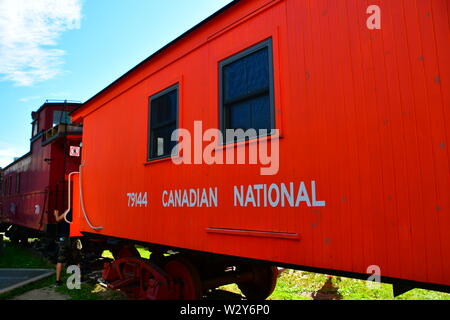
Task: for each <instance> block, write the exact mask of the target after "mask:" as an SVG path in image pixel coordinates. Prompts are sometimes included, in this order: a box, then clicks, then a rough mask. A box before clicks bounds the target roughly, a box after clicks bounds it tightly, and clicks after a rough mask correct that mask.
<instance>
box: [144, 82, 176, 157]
mask: <svg viewBox="0 0 450 320" xmlns="http://www.w3.org/2000/svg"><path fill="white" fill-rule="evenodd" d="M172 91H176V97H177V99H176V116H175V127H176V129H179V123H180V120H179V115H180V84H179V83H176V84H174V85H171V86H170V87H167V88H166V89H164V90H162V91H159V92H157V93H155V94H153V95H151V96H150V97H149V98H148V109H147V110H148V132H147V140H148V142H147V161H148V162H153V161H158V160H162V159H168V158H171V157H172V154H170V155H163V156H159V157H152V156H151V154H152V138H153V136H152V131H153V130H154V128H152V101H153V100H155V99H158V98H160V97H162V96H164V95H166V94H169V93H171V92H172ZM161 127H164V126H160V127H157V128H156V129H158V128H161Z"/></svg>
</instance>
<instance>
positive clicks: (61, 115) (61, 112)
mask: <svg viewBox="0 0 450 320" xmlns="http://www.w3.org/2000/svg"><path fill="white" fill-rule="evenodd" d="M57 112H59V113H60V115H59V119H58V123H56V124H55V113H57ZM64 114H66V115H67V119H68V120H69V121H68V122H67V123H66V122H62V120H63V118H66V117H63V116H64ZM60 124H62V125H71V124H72V119H71V117H70V112H69V111H65V110H53V111H52V128H54V127H56V126H59V125H60Z"/></svg>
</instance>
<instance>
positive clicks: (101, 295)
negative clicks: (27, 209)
mask: <svg viewBox="0 0 450 320" xmlns="http://www.w3.org/2000/svg"><path fill="white" fill-rule="evenodd" d="M4 244H5V247H4V248H3V250H2V253H1V255H0V268H38V269H42V268H44V269H47V268H49V269H52V268H54V267H55V266H54V265H53V264H51V263H50V262H48V261H47V260H45V259H43V258H42V257H40V256H39V255H38V254H36V253H34V252H33V251H31V250H30V249H28V248H23V247H18V246H15V245H13V244H12V243H10V242H9V241H8V240H5V242H4ZM137 249H138V251H139V253H140V255H141V257H143V258H146V259H148V258H149V257H150V252H149V251H148V250H147V249H145V248H143V247H137ZM103 257H109V258H112V254H111V252H109V251H105V252H104V253H103ZM69 276H70V275H68V274H67V273H66V272H65V271H64V272H63V274H62V280H63V283H65V281H66V280H67V278H68V277H69ZM53 284H54V276H53V277H49V278H47V279H43V280H40V281H38V282H36V283H33V284H30V285H27V286H25V287H22V288H19V289H16V290H13V291H11V292H8V293H6V294H3V295H0V300H4V299H10V298H12V297H14V296H17V295H20V294H23V293H25V292H28V291H30V290H34V289H39V288H44V287H49V286H51V285H53ZM367 284H368V283H367V282H366V281H362V280H355V279H348V278H340V277H331V278H328V277H327V276H326V275H323V274H317V273H311V272H304V271H294V270H286V271H285V272H284V273H283V274H282V275H281V276H280V278H279V279H278V283H277V287H276V289H275V291H274V293H273V294H272V296H271V297H270V298H269V300H313V299H334V300H394V296H393V293H392V286H391V285H389V284H380V285H379V287H377V288H369V287H368V286H367ZM221 289H223V290H227V291H230V292H234V293H238V294H240V293H241V292H240V290H239V288H238V286H237V285H228V286H224V287H221ZM56 291H57V292H59V293H61V294H65V295H67V296H68V297H69V299H71V300H123V299H126V298H125V296H124V295H123V294H122V293H121V292H117V291H112V290H107V289H104V288H102V287H101V286H100V285H98V284H91V283H83V284H82V285H81V290H69V289H68V288H67V287H66V286H62V287H60V288H57V289H56ZM395 300H450V294H446V293H441V292H435V291H429V290H423V289H414V290H411V291H409V292H407V293H405V294H403V295H401V296H399V297H396V298H395Z"/></svg>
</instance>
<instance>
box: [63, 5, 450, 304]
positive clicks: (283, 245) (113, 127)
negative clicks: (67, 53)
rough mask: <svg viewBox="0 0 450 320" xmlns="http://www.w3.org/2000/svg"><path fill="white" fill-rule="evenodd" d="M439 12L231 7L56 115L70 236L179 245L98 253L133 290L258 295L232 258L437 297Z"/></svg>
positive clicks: (443, 229) (443, 262) (253, 270)
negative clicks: (166, 255) (68, 158)
mask: <svg viewBox="0 0 450 320" xmlns="http://www.w3.org/2000/svg"><path fill="white" fill-rule="evenodd" d="M449 10H450V6H449V4H448V1H447V0H429V1H422V0H421V1H419V0H396V1H381V0H373V1H361V0H342V1H325V0H314V1H312V0H242V1H234V2H232V3H231V4H230V5H229V6H227V7H226V8H224V9H223V10H221V11H219V12H218V13H217V14H215V15H214V16H212V17H210V18H209V19H207V20H206V21H204V22H203V23H201V24H200V25H198V26H197V27H195V28H193V29H192V30H190V31H189V32H187V33H186V34H184V35H183V36H181V37H180V38H178V39H177V40H176V41H174V42H173V43H171V44H169V45H168V46H166V47H165V48H163V49H162V50H160V51H159V52H157V53H155V54H154V55H152V56H151V57H150V58H148V59H147V60H145V61H143V62H142V63H141V64H139V65H138V66H136V67H135V68H134V69H132V70H131V71H129V72H128V73H127V74H125V75H124V76H123V77H121V78H120V79H118V80H117V81H116V82H114V83H113V84H111V85H110V86H108V87H107V88H106V89H105V90H103V91H101V92H100V93H98V94H97V95H96V96H94V97H93V98H92V99H90V100H89V101H87V102H86V103H85V104H84V105H83V106H82V107H81V108H80V109H78V110H76V111H75V112H74V113H73V114H72V115H73V119H74V121H76V122H80V123H81V122H82V123H83V126H84V135H83V149H84V150H83V157H82V166H81V169H80V174H79V176H76V179H75V184H76V186H77V187H76V190H77V191H76V193H75V202H74V219H75V222H74V224H73V230H72V233H73V235H77V234H78V232H81V233H83V234H84V235H86V236H89V237H93V238H98V239H107V240H108V241H110V240H111V239H114V240H115V241H125V242H126V241H128V242H129V243H131V244H132V243H142V244H146V245H148V246H149V247H151V248H152V250H154V252H159V251H158V250H157V249H159V250H163V251H164V250H166V249H167V248H172V250H175V251H177V252H182V253H183V254H182V256H183V258H178V259H177V258H176V257H175V258H173V259H172V260H170V259H169V260H170V261H165V262H161V261H162V259H163V258H162V256H161V255H160V254H159V255H157V256H155V259H154V260H152V259H150V262H149V263H146V264H144V265H140V266H139V267H136V266H137V265H139V262H138V261H139V260H138V257H137V256H136V253H135V252H134V253H133V250H130V249H129V250H126V249H125V247H124V248H122V251H121V252H120V250H118V251H117V252H116V256H117V257H118V258H119V259H118V261H116V263H114V264H112V265H110V266H107V267H106V269H105V278H106V279H110V280H111V281H112V287H120V286H122V285H124V284H128V285H129V284H131V283H133V282H135V283H136V282H139V283H140V290H141V291H140V292H141V294H143V296H146V297H150V298H161V297H162V298H167V297H198V296H199V294H200V293H201V292H203V291H205V290H206V289H208V288H211V287H214V286H217V285H220V284H223V283H228V282H233V281H236V282H238V283H239V284H240V287H241V288H242V289H243V291H244V292H245V293H246V294H247V295H248V296H249V297H265V296H267V295H268V294H270V290H271V288H273V280H274V278H275V277H274V272H273V269H269V268H265V267H264V264H262V265H261V267H256V264H255V265H252V264H247V265H245V263H244V262H242V261H241V260H239V259H238V258H248V259H254V261H259V262H268V263H269V264H271V265H274V266H279V265H282V266H290V267H294V268H302V269H306V270H318V271H322V272H326V273H328V274H337V275H347V276H352V277H360V278H364V279H367V278H368V277H369V275H370V274H372V272H373V270H376V271H379V275H381V277H382V279H383V280H384V281H387V282H393V283H395V284H396V286H397V285H399V284H402V285H408V286H410V287H415V286H417V287H439V288H440V289H442V290H448V288H449V287H448V286H450V255H449V253H450V232H449V228H450V193H449V190H450V168H449V164H450V158H449V143H450V131H449V128H450V111H449V110H450V109H449V107H450V90H449V89H450V41H449V39H450V29H449V16H450V11H449ZM252 128H253V129H257V130H258V131H257V132H251V131H249V132H250V133H249V134H248V135H247V136H246V137H244V139H241V140H236V139H234V138H233V137H228V138H227V137H226V136H225V133H226V132H227V130H233V129H243V130H248V129H252ZM176 129H184V130H181V131H178V132H177V131H175V130H176ZM209 129H216V130H209ZM207 130H209V131H207ZM259 130H262V131H261V132H259ZM264 130H266V133H264ZM174 132H177V133H176V134H175V136H172V133H174ZM221 134H222V135H221ZM177 135H178V136H177ZM177 137H178V138H180V139H179V141H178V142H180V144H178V146H177V147H176V148H174V147H175V146H176V144H177V140H176V138H177ZM172 138H175V139H173V140H174V141H172ZM177 148H178V149H177ZM255 148H256V149H255ZM266 148H267V149H268V150H271V151H270V152H267V153H265V152H264V150H265V149H266ZM277 148H279V150H277ZM252 150H253V151H254V150H258V152H260V153H259V156H258V153H256V154H253V158H252V156H251V155H252V153H251V152H252ZM261 150H262V152H261ZM232 151H235V154H232ZM242 151H244V152H245V153H244V156H245V155H247V157H244V158H239V155H238V154H239V152H242ZM266 151H267V150H266ZM228 155H229V158H227V156H228ZM277 155H279V159H278V160H277V159H276V158H277V157H276V156H277ZM241 156H242V154H241ZM239 161H241V162H243V163H241V162H239ZM221 163H223V164H221ZM227 163H228V164H227ZM233 163H234V164H233ZM264 169H265V170H264ZM186 250H187V251H186ZM202 253H204V254H205V255H206V253H208V254H215V256H210V255H206V256H208V258H202V257H204V256H203V255H202ZM216 255H217V256H216ZM152 256H153V255H152ZM214 257H216V258H217V259H219V258H218V257H221V258H222V259H225V260H226V261H227V262H224V261H225V260H220V259H219V260H216V258H214ZM226 257H228V258H226ZM227 259H228V260H227ZM166 260H167V259H166ZM188 260H190V262H187V261H188ZM218 261H222V262H218ZM238 261H241V262H242V263H244V264H240V263H241V262H238ZM133 266H134V267H136V268H138V269H139V270H141V271H142V272H143V273H142V274H145V275H146V276H143V275H142V276H139V273H138V272H137V271H136V270H137V269H133V268H134V267H133ZM121 268H125V269H127V268H128V269H127V270H129V271H130V270H135V277H134V278H129V277H128V278H127V276H125V275H124V274H125V273H123V269H121ZM199 270H200V271H199ZM144 271H145V272H144ZM220 272H222V273H220ZM368 274H369V275H368ZM172 278H181V279H183V280H184V284H183V286H182V288H179V287H178V289H177V288H176V286H175V287H170V286H169V285H164V283H166V284H167V283H171V282H170V281H168V280H167V279H172ZM239 279H240V280H239ZM264 279H265V280H264ZM166 280H167V281H166ZM165 281H166V282H165ZM158 290H159V291H158ZM177 290H178V291H177ZM180 290H181V292H182V294H179V292H180ZM170 292H172V293H170ZM174 292H178V294H177V293H174ZM183 294H184V296H183Z"/></svg>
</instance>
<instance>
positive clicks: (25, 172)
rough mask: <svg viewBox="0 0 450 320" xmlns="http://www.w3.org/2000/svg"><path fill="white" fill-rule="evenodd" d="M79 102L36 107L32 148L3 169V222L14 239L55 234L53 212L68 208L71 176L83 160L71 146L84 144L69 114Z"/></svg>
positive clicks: (49, 103)
mask: <svg viewBox="0 0 450 320" xmlns="http://www.w3.org/2000/svg"><path fill="white" fill-rule="evenodd" d="M79 106H80V103H75V102H67V101H47V102H46V103H44V104H43V105H42V106H41V107H40V108H39V110H37V111H36V112H33V113H32V118H33V122H32V136H31V147H30V152H29V153H27V154H25V155H24V156H22V157H21V158H19V159H17V160H16V161H14V162H13V163H11V164H10V165H8V166H7V167H6V168H4V169H3V171H2V180H3V183H2V190H1V192H0V202H1V203H2V207H3V209H2V211H1V214H0V224H1V225H2V229H3V230H2V231H5V230H6V229H8V231H7V233H6V235H7V236H9V237H10V238H11V239H12V240H13V241H23V240H25V241H26V239H27V238H29V237H35V236H39V235H42V233H46V232H47V233H48V234H49V235H51V234H52V232H54V231H55V230H54V229H55V228H54V224H55V219H54V215H53V211H54V210H59V211H60V212H64V211H65V210H66V209H67V207H68V204H67V192H68V190H67V183H66V180H67V175H68V174H69V173H70V172H72V171H74V170H75V169H77V168H78V167H79V165H80V157H79V156H78V157H77V156H76V154H73V155H75V156H71V155H70V150H71V147H75V148H80V143H81V134H82V128H81V126H80V125H79V124H72V123H71V120H70V116H69V113H70V112H71V111H73V110H74V109H76V108H78V107H79ZM72 149H73V148H72ZM49 213H50V214H49Z"/></svg>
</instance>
